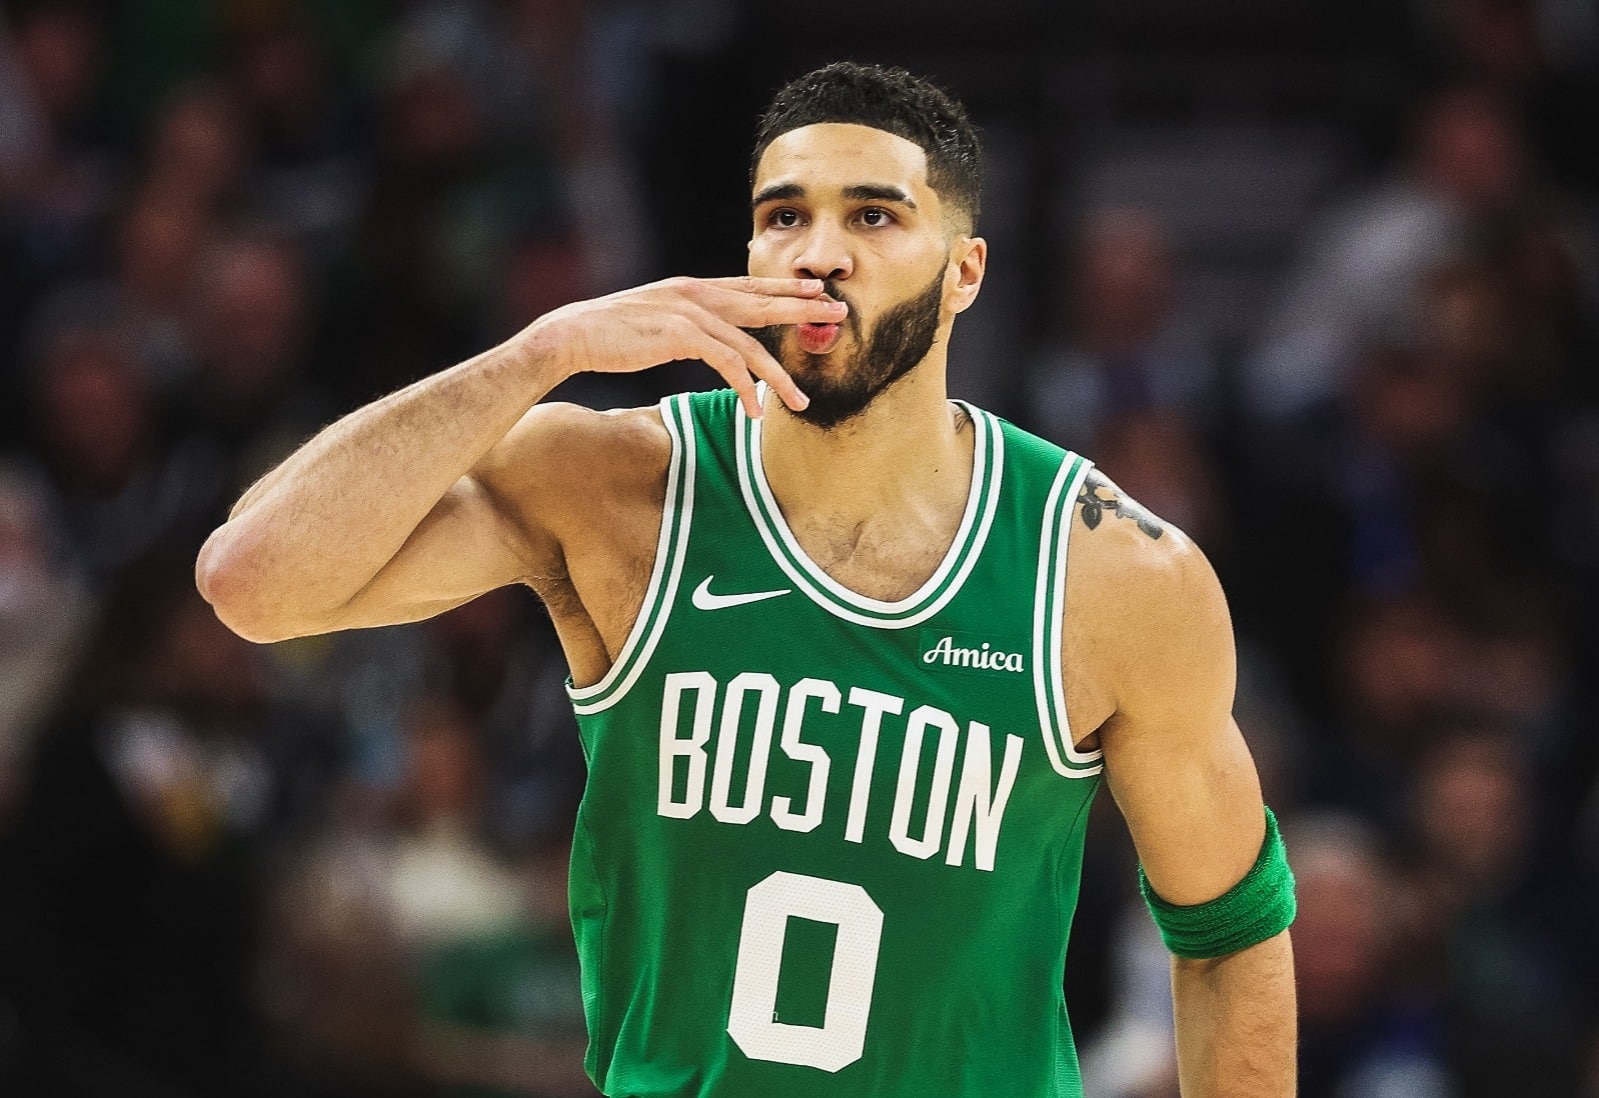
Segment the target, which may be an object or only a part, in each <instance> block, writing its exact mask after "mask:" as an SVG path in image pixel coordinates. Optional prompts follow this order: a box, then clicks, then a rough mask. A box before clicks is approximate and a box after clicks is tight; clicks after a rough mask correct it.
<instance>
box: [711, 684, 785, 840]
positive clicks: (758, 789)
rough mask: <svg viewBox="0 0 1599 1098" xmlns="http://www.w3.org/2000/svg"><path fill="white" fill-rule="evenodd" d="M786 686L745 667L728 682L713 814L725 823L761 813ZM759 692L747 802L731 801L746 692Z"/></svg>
mask: <svg viewBox="0 0 1599 1098" xmlns="http://www.w3.org/2000/svg"><path fill="white" fill-rule="evenodd" d="M781 691H782V687H780V686H778V685H777V680H776V679H774V678H772V676H771V675H768V674H767V673H766V672H764V671H745V672H743V673H742V674H739V675H737V676H735V677H734V679H733V681H732V682H730V683H728V684H727V696H726V698H725V700H724V701H723V702H722V728H721V732H720V734H719V735H718V736H717V738H716V769H715V771H714V772H713V773H712V774H711V815H713V816H715V817H716V818H717V819H718V820H721V821H722V822H723V823H730V824H747V823H749V822H750V821H751V820H753V819H754V818H755V817H756V816H759V815H760V814H761V798H762V794H763V793H765V791H766V760H767V756H768V755H770V754H771V751H772V728H773V726H774V725H775V724H776V723H777V696H778V694H779V693H780V692H781ZM751 692H754V693H758V694H759V695H760V699H759V700H758V701H757V702H756V705H755V728H754V730H753V732H752V733H751V737H750V768H749V774H748V775H747V776H746V777H745V779H744V803H743V804H740V805H734V804H732V803H730V801H729V800H728V798H729V795H730V794H729V789H728V787H729V786H731V785H732V784H733V756H734V755H736V754H737V753H738V726H739V722H740V721H741V720H742V718H743V716H744V695H746V694H749V693H751Z"/></svg>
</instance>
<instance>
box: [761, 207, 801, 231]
mask: <svg viewBox="0 0 1599 1098" xmlns="http://www.w3.org/2000/svg"><path fill="white" fill-rule="evenodd" d="M799 220H800V218H799V211H797V210H774V211H773V213H772V216H771V217H770V218H769V219H768V221H769V223H770V224H772V225H774V226H776V227H777V228H779V229H792V228H793V227H794V226H795V225H798V224H799Z"/></svg>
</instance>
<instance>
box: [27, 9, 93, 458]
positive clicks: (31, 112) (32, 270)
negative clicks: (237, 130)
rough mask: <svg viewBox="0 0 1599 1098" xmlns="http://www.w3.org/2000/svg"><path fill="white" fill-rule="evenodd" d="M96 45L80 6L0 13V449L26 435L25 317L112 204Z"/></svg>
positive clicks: (75, 258) (80, 255)
mask: <svg viewBox="0 0 1599 1098" xmlns="http://www.w3.org/2000/svg"><path fill="white" fill-rule="evenodd" d="M11 9H15V10H11ZM8 24H9V25H8ZM103 38H104V28H103V27H102V26H101V24H100V22H99V20H98V19H97V18H96V16H95V15H94V13H93V10H92V8H91V6H90V5H88V4H86V3H72V2H54V3H52V2H43V3H32V4H17V5H11V6H10V8H8V9H7V10H4V11H0V450H3V449H9V448H11V447H12V446H14V445H16V443H17V441H18V440H19V439H20V438H21V437H22V432H23V429H24V412H25V410H26V408H27V406H28V401H27V386H26V381H25V377H24V374H23V372H22V369H21V366H22V362H23V356H22V355H21V354H20V348H21V345H22V342H23V339H24V337H25V333H26V331H27V329H28V327H29V323H30V322H29V317H30V314H31V312H32V310H33V308H34V307H35V305H36V304H37V303H38V301H39V300H40V297H41V296H42V295H43V294H44V293H45V292H46V291H47V290H48V288H49V286H50V284H51V282H52V281H53V280H55V279H58V278H61V277H63V276H64V275H66V274H69V273H71V272H72V271H73V270H75V269H76V268H78V267H80V266H81V265H83V264H85V263H86V262H88V261H89V260H90V258H91V256H92V254H93V251H94V248H95V245H96V233H97V230H98V227H99V226H98V219H99V217H100V215H101V214H102V213H103V212H104V210H105V208H106V207H107V205H108V204H109V202H110V183H111V176H112V173H113V170H114V168H113V165H112V164H111V163H110V162H109V159H108V157H107V156H106V149H105V147H104V140H103V136H104V135H103V134H101V133H100V132H98V128H97V125H96V120H95V119H94V117H93V109H92V107H93V100H94V97H95V92H96V86H97V84H98V81H99V79H100V76H101V72H100V64H101V60H102V52H103Z"/></svg>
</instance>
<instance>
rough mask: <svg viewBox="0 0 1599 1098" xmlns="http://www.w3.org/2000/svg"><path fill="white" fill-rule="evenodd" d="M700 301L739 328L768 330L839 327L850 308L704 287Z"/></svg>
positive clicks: (822, 301)
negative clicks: (784, 326) (788, 326)
mask: <svg viewBox="0 0 1599 1098" xmlns="http://www.w3.org/2000/svg"><path fill="white" fill-rule="evenodd" d="M707 291H708V292H707V293H706V294H705V297H704V298H703V300H702V301H701V302H700V304H702V305H703V306H704V307H705V308H707V309H710V310H711V311H712V312H714V313H715V314H716V315H717V316H719V317H721V318H722V319H723V320H726V321H729V322H730V323H733V324H737V325H738V326H739V327H740V328H767V327H771V326H772V325H781V324H840V323H843V321H844V318H845V317H846V316H848V315H849V306H848V305H845V304H844V303H843V302H842V301H834V300H833V299H832V298H829V297H814V298H804V297H785V296H782V295H780V294H748V293H742V292H740V291H738V290H728V289H725V288H723V287H719V286H718V287H709V288H707Z"/></svg>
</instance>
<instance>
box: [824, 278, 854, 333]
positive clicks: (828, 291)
mask: <svg viewBox="0 0 1599 1098" xmlns="http://www.w3.org/2000/svg"><path fill="white" fill-rule="evenodd" d="M822 293H823V294H824V295H826V296H827V297H830V298H832V299H833V300H834V301H842V302H843V303H844V304H846V305H848V306H849V312H848V313H847V314H845V316H844V319H843V321H842V326H844V327H848V328H854V327H855V326H856V324H857V321H858V319H859V317H860V310H859V309H857V308H856V307H855V302H854V301H853V300H852V299H851V298H850V297H849V295H847V294H846V293H844V291H843V290H842V289H841V288H840V287H839V284H838V282H837V280H835V279H831V278H828V279H823V280H822Z"/></svg>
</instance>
